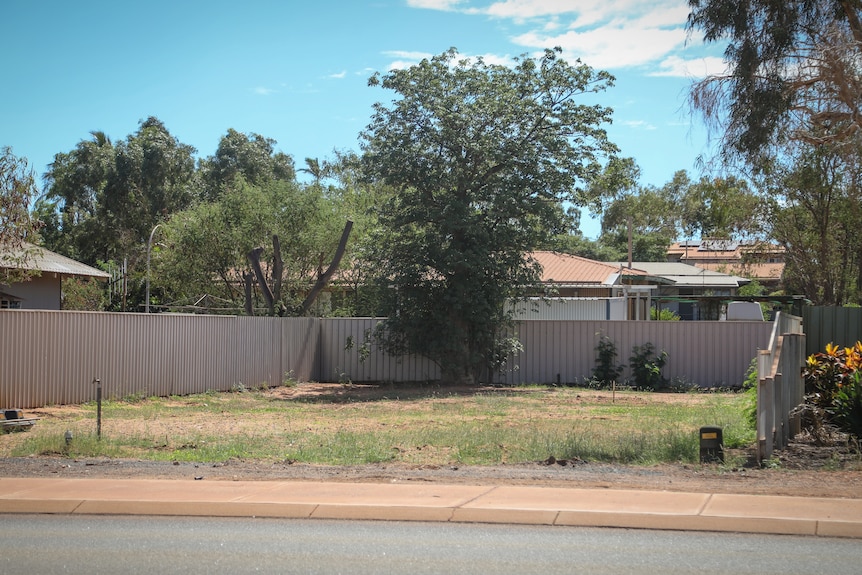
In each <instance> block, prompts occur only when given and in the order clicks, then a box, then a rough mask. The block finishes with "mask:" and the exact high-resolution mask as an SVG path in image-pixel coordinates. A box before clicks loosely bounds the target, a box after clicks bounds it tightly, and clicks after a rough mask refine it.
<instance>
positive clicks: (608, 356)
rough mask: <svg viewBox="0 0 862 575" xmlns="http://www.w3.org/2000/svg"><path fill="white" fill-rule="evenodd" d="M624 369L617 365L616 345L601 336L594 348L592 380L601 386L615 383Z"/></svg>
mask: <svg viewBox="0 0 862 575" xmlns="http://www.w3.org/2000/svg"><path fill="white" fill-rule="evenodd" d="M624 369H625V366H624V365H621V364H617V345H616V343H614V341H613V340H612V339H611V338H609V337H608V336H602V337H601V338H600V339H599V343H598V345H597V346H596V367H595V368H593V379H594V380H596V381H598V382H599V384H600V385H601V386H605V387H606V386H608V385H610V384H611V383H613V382H615V381H616V380H617V378H619V376H620V375H621V374H622V372H623V370H624Z"/></svg>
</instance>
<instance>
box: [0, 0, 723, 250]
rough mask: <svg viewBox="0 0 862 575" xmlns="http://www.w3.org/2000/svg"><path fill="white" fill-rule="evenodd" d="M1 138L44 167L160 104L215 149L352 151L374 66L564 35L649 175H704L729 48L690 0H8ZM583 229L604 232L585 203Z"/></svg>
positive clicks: (506, 49) (512, 49)
mask: <svg viewBox="0 0 862 575" xmlns="http://www.w3.org/2000/svg"><path fill="white" fill-rule="evenodd" d="M3 5H4V10H3V19H2V24H0V53H2V54H4V78H5V81H4V86H3V89H2V90H1V91H0V146H11V147H12V150H13V152H14V153H15V154H16V155H17V156H19V157H25V158H27V160H28V161H29V162H30V165H31V167H32V168H33V169H34V170H35V171H36V173H37V175H39V176H41V175H42V174H43V173H44V172H45V170H46V169H47V166H48V164H49V163H50V162H51V161H52V160H53V157H54V154H57V153H60V152H68V151H70V150H72V149H73V148H74V147H75V145H76V144H77V143H78V142H80V141H81V140H85V139H89V138H90V132H92V131H97V130H98V131H102V132H105V133H106V134H107V135H108V136H109V137H110V138H111V139H113V140H114V141H118V140H122V139H124V138H125V137H126V136H128V135H129V134H131V133H133V132H135V131H136V130H137V129H138V125H139V122H140V121H141V120H143V119H145V118H147V117H148V116H155V117H157V118H159V119H160V120H161V121H162V122H163V123H164V124H165V126H166V127H167V128H168V130H170V132H171V134H173V135H174V136H175V137H176V138H178V139H179V140H180V141H181V142H183V143H185V144H189V145H192V146H194V147H195V148H196V149H197V151H198V156H199V157H204V156H208V155H211V154H213V153H214V152H215V149H216V147H217V146H218V142H219V139H220V138H221V136H223V135H224V134H225V133H226V132H227V130H228V129H229V128H233V129H235V130H237V131H240V132H244V133H258V134H261V135H263V136H265V137H268V138H272V139H274V140H276V141H277V142H278V144H277V146H276V147H277V149H278V150H280V151H282V152H285V153H287V154H290V155H291V156H293V157H294V159H295V161H296V164H297V166H298V167H301V166H302V165H303V163H304V162H303V161H304V158H306V157H316V158H320V159H324V158H326V157H330V156H331V155H332V152H333V150H336V149H337V150H358V134H359V132H360V131H361V130H362V129H363V128H364V127H365V126H366V124H367V123H368V120H369V119H370V116H371V105H372V104H373V103H374V102H376V101H384V102H386V101H389V100H391V99H392V97H393V93H392V92H389V91H386V90H383V89H382V88H370V87H368V85H367V81H368V78H369V76H370V75H371V74H372V73H374V72H375V71H379V72H386V71H387V70H390V69H392V68H395V67H404V66H409V65H410V64H412V63H415V62H418V61H419V60H420V59H422V58H424V57H430V56H432V55H434V54H439V53H441V52H443V51H445V50H447V49H449V48H450V47H455V48H457V49H458V51H459V52H460V53H461V54H462V55H464V56H483V57H484V58H485V60H486V61H487V62H494V63H508V62H511V59H512V58H513V57H515V56H519V55H521V54H530V55H533V54H538V53H540V52H541V51H542V50H543V49H544V48H546V47H554V46H560V47H562V48H563V50H564V57H565V58H566V59H567V60H569V61H571V62H573V61H574V60H575V59H577V58H580V59H581V60H582V61H583V62H584V63H586V64H589V65H590V66H592V67H594V68H597V69H604V70H608V71H609V72H611V73H612V74H613V75H614V76H616V78H617V81H616V85H615V87H613V88H611V89H610V90H609V91H608V92H606V93H605V94H604V95H603V96H602V99H601V103H603V104H605V105H607V106H610V107H612V108H613V109H614V123H613V125H611V126H609V127H608V132H609V134H610V137H611V139H612V140H613V141H614V142H616V143H617V144H618V145H619V146H620V147H621V149H622V154H623V155H625V156H631V157H633V158H635V160H636V161H637V163H638V165H639V166H640V167H641V169H642V179H641V182H640V183H641V184H642V185H655V186H661V185H662V184H664V183H665V182H667V181H669V180H670V178H671V177H672V175H673V173H674V172H676V171H677V170H688V171H689V173H690V174H691V175H692V176H693V177H695V176H697V175H699V172H698V170H697V167H696V159H697V157H698V155H700V154H704V153H708V151H709V150H708V140H707V134H706V131H705V129H704V128H703V127H702V125H701V122H700V119H699V118H697V117H692V116H691V115H690V114H689V112H688V105H687V100H686V96H687V93H688V88H689V86H690V85H691V83H692V81H693V80H694V79H697V78H699V77H702V76H703V75H704V74H705V73H706V72H718V71H720V70H721V68H723V65H722V63H721V47H716V46H703V45H702V43H701V42H699V40H698V39H697V38H689V37H688V36H687V34H686V32H685V19H686V16H687V14H688V9H687V5H686V2H685V0H499V1H494V0H316V1H315V2H308V1H307V0H306V1H299V0H282V1H274V0H272V1H266V0H245V1H243V2H237V1H225V0H148V1H147V2H126V1H121V0H120V1H118V0H102V1H96V0H77V1H76V2H69V1H68V0H5V1H4V2H3ZM581 227H582V230H583V232H584V233H585V234H586V235H587V236H589V237H595V235H596V234H597V232H598V224H597V223H596V222H595V221H591V220H589V219H587V220H585V221H583V222H582V226H581Z"/></svg>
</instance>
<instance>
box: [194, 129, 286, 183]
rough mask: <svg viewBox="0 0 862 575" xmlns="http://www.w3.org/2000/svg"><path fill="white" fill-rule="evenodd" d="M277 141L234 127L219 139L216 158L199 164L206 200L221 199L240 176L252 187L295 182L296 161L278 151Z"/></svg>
mask: <svg viewBox="0 0 862 575" xmlns="http://www.w3.org/2000/svg"><path fill="white" fill-rule="evenodd" d="M276 144H277V142H276V141H275V140H273V139H272V138H265V137H264V136H261V135H260V134H243V133H241V132H237V131H236V130H234V129H233V128H230V129H228V131H227V133H226V134H225V135H224V136H222V138H221V140H219V145H218V148H217V149H216V152H215V154H214V155H212V156H210V157H208V158H206V159H204V160H202V161H201V163H200V171H201V173H202V177H203V180H204V184H205V194H204V195H205V197H206V198H207V199H209V200H215V199H218V198H219V196H220V195H221V194H222V193H223V192H224V190H225V188H226V187H227V186H230V185H232V184H233V183H234V181H235V179H236V177H237V176H242V178H243V181H245V182H246V183H249V184H252V185H263V184H267V183H269V182H271V181H273V180H280V181H287V182H292V181H293V180H294V179H296V170H295V168H294V165H293V158H292V157H290V156H289V155H287V154H285V153H283V152H278V151H276V150H275V145H276Z"/></svg>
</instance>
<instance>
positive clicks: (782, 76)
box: [688, 0, 862, 166]
mask: <svg viewBox="0 0 862 575" xmlns="http://www.w3.org/2000/svg"><path fill="white" fill-rule="evenodd" d="M688 4H689V7H690V8H691V12H690V14H689V17H688V28H689V31H690V32H692V33H693V32H696V31H699V32H702V34H703V38H704V40H706V41H707V42H727V48H726V50H725V59H726V60H727V61H728V63H729V69H728V71H727V72H724V73H721V74H716V75H712V76H709V77H707V78H705V79H704V80H702V81H700V82H698V83H697V84H695V86H694V88H693V90H692V103H693V105H694V108H695V109H697V110H699V111H700V112H702V113H703V114H704V116H705V118H706V119H707V121H708V122H709V123H710V125H711V126H713V127H716V128H720V129H721V130H722V131H723V136H722V138H723V142H724V146H723V148H722V149H723V154H724V156H725V159H732V158H734V157H741V158H742V159H744V160H746V161H748V162H750V163H752V164H754V165H755V166H757V165H759V164H760V162H761V161H762V160H763V158H762V156H763V155H764V154H766V155H767V156H768V155H769V154H768V152H769V151H770V149H772V148H773V147H774V146H776V145H778V146H781V145H783V143H784V142H787V141H803V142H807V143H810V144H822V143H832V144H836V143H840V142H845V141H847V140H848V139H854V138H856V137H857V136H858V132H859V128H860V122H862V109H860V107H862V68H860V66H859V61H860V57H862V23H860V2H859V0H781V1H776V0H689V2H688Z"/></svg>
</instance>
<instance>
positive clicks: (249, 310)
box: [242, 272, 254, 315]
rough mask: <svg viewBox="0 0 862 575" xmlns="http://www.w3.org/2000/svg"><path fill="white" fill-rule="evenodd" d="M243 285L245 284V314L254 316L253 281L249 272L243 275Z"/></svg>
mask: <svg viewBox="0 0 862 575" xmlns="http://www.w3.org/2000/svg"><path fill="white" fill-rule="evenodd" d="M242 279H243V283H244V284H245V314H246V315H254V306H253V305H252V301H251V280H252V275H251V274H250V273H248V272H245V273H244V274H242Z"/></svg>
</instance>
